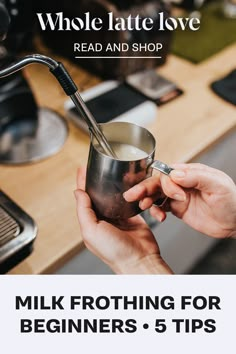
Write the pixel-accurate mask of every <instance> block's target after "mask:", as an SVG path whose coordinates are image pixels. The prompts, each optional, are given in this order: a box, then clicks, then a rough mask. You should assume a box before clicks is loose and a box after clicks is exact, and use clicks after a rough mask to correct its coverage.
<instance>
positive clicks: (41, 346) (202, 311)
mask: <svg viewBox="0 0 236 354" xmlns="http://www.w3.org/2000/svg"><path fill="white" fill-rule="evenodd" d="M235 279H236V278H235V276H188V275H185V276H156V275H155V276H107V275H106V276H87V275H86V276H55V275H54V276H53V275H51V276H1V277H0V284H1V291H0V300H1V301H0V314H1V316H0V335H1V341H0V345H1V348H0V350H1V351H3V350H4V351H5V352H7V353H9V354H13V353H15V352H17V353H22V354H23V353H24V354H28V353H29V354H32V353H33V354H38V353H40V354H42V353H45V354H48V353H57V354H60V353H63V354H64V353H80V352H82V353H83V352H86V353H96V354H99V353H102V354H106V353H107V354H108V353H109V354H111V353H112V354H116V353H117V354H120V353H129V352H130V353H135V354H136V353H137V354H139V353H140V354H141V353H144V352H145V351H150V352H154V353H160V351H161V350H162V351H164V353H175V354H177V353H181V354H185V353H186V354H189V353H191V354H195V353H196V354H202V353H203V354H206V353H207V352H210V353H212V352H214V354H218V353H219V354H222V352H224V351H225V350H226V351H227V354H229V353H234V352H235V345H234V341H235V340H234V336H235V315H236V311H235V310H236V305H235V303H236V301H235V299H236V282H235Z"/></svg>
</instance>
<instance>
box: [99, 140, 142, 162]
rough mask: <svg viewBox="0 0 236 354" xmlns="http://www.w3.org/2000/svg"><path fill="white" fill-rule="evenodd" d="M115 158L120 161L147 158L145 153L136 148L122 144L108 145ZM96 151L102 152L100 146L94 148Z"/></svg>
mask: <svg viewBox="0 0 236 354" xmlns="http://www.w3.org/2000/svg"><path fill="white" fill-rule="evenodd" d="M109 144H110V146H111V148H112V149H113V151H114V152H115V154H116V156H117V158H118V159H119V160H121V161H132V160H141V159H144V158H146V157H147V155H148V154H147V153H146V152H145V151H143V150H141V149H139V148H137V147H136V146H133V145H129V144H122V143H111V142H110V143H109ZM96 148H97V150H99V151H101V152H102V149H101V148H100V146H96Z"/></svg>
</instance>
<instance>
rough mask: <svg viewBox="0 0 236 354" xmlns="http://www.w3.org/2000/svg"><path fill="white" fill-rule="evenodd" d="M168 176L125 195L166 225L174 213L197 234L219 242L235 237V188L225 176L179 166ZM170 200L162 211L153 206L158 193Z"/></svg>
mask: <svg viewBox="0 0 236 354" xmlns="http://www.w3.org/2000/svg"><path fill="white" fill-rule="evenodd" d="M173 167H174V168H175V170H173V171H172V172H171V173H170V175H169V176H165V175H163V174H160V175H154V176H152V177H150V178H148V179H146V180H145V181H143V182H141V183H139V184H138V185H136V186H134V187H133V188H131V189H130V190H129V191H127V192H126V193H125V194H124V198H125V199H126V200H127V201H128V202H131V201H135V200H140V208H141V209H143V210H146V209H149V208H150V213H151V215H152V216H153V217H154V218H156V219H158V220H159V221H164V220H165V218H166V211H171V212H172V213H173V214H174V215H175V216H177V217H178V218H180V219H182V220H183V221H184V222H185V223H186V224H188V225H189V226H191V227H192V228H194V229H195V230H197V231H200V232H202V233H204V234H206V235H208V236H212V237H216V238H226V237H231V236H236V186H235V184H234V182H233V180H232V179H231V178H230V177H229V176H227V175H226V174H225V173H223V172H221V171H219V170H216V169H214V168H211V167H208V166H206V165H202V164H176V165H173ZM160 189H161V190H163V192H164V193H165V195H166V196H168V197H169V198H171V199H170V200H169V203H167V205H166V206H164V207H163V208H158V207H156V206H152V205H153V203H154V201H155V200H156V199H157V195H158V192H159V191H160Z"/></svg>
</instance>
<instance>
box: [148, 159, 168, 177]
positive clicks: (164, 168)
mask: <svg viewBox="0 0 236 354" xmlns="http://www.w3.org/2000/svg"><path fill="white" fill-rule="evenodd" d="M150 167H151V168H153V169H154V170H158V171H159V172H161V173H164V174H165V175H167V176H168V175H169V174H170V173H171V171H173V170H174V169H173V168H171V167H170V166H168V165H167V164H166V163H164V162H161V161H159V160H155V161H154V162H153V163H152V164H151V166H150Z"/></svg>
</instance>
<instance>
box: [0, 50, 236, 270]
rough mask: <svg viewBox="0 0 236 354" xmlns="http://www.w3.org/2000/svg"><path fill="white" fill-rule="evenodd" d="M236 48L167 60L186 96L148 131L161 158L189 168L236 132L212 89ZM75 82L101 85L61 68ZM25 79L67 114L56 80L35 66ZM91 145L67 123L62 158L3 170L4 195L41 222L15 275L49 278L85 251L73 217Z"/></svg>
mask: <svg viewBox="0 0 236 354" xmlns="http://www.w3.org/2000/svg"><path fill="white" fill-rule="evenodd" d="M235 58H236V45H233V46H231V47H228V48H227V49H226V50H224V51H223V52H221V53H219V54H218V55H217V56H215V57H212V58H211V59H209V60H208V61H205V62H203V63H202V64H200V65H193V64H190V63H188V62H186V61H185V60H182V59H180V58H177V57H174V56H170V57H169V60H168V63H167V64H166V65H165V66H164V67H163V68H161V69H160V70H159V72H160V73H163V74H164V75H165V76H166V77H167V78H170V79H172V80H173V81H175V82H176V83H178V84H179V86H180V87H181V88H182V89H183V90H184V92H185V93H184V95H182V96H181V97H179V98H178V99H176V100H174V101H172V102H171V103H168V104H166V105H164V106H162V107H161V108H160V109H159V110H158V114H157V120H156V122H155V124H152V125H151V126H149V129H150V130H151V131H152V133H153V134H154V136H155V137H156V139H157V156H158V158H159V159H161V160H163V161H165V162H167V163H171V162H177V161H182V162H184V161H185V162H187V161H189V160H190V159H192V158H193V157H194V156H196V155H197V154H199V153H200V152H202V151H203V150H204V149H206V148H208V147H209V146H210V145H212V144H213V143H214V142H215V141H216V140H218V139H219V138H221V137H222V136H223V135H224V134H225V133H227V132H228V131H229V130H231V129H233V128H234V127H235V126H236V110H235V107H234V106H233V105H231V104H228V103H226V102H225V101H223V100H221V99H220V98H218V97H217V96H216V95H215V94H214V93H213V92H212V91H211V89H210V88H209V84H210V83H211V82H212V81H214V80H216V79H218V78H220V77H221V76H224V75H226V74H227V73H228V72H229V71H230V70H232V69H233V68H235V66H236V64H235ZM64 64H65V66H66V67H67V68H68V70H69V72H70V73H71V75H72V77H73V78H74V80H75V81H76V83H77V84H78V85H79V86H80V87H83V88H84V89H85V88H88V87H89V86H93V85H95V84H96V83H97V82H98V79H96V78H95V77H93V76H91V75H89V74H88V73H86V72H85V71H83V70H81V69H79V68H77V67H75V66H74V65H71V64H70V63H68V62H67V61H64ZM25 74H26V77H27V78H28V79H29V81H30V84H31V86H32V88H33V90H34V92H35V95H36V98H37V101H38V103H39V105H40V106H46V107H49V108H52V109H54V110H56V111H58V112H59V113H61V114H63V115H64V110H63V105H64V102H65V100H66V99H67V98H66V96H65V95H64V93H63V92H62V89H61V88H60V87H59V85H58V83H57V82H56V80H55V79H54V78H53V76H52V75H50V74H49V73H48V70H47V69H46V68H44V67H41V66H30V67H28V68H27V69H26V70H25ZM88 149H89V138H88V136H86V134H84V133H83V132H82V131H80V130H79V129H78V128H75V127H74V126H73V125H72V124H70V132H69V137H68V139H67V141H66V144H65V145H64V147H63V149H62V151H61V152H59V153H58V154H57V155H56V156H53V157H51V158H49V159H47V160H45V161H42V162H39V163H36V164H32V165H28V166H21V167H5V166H2V165H1V166H0V186H1V189H2V190H3V191H4V192H5V193H6V194H8V195H9V196H10V197H11V198H12V199H13V200H15V201H16V203H18V204H19V205H20V206H21V207H22V208H23V209H24V210H25V211H27V212H28V213H29V214H30V215H31V216H32V217H33V218H34V219H35V221H36V223H37V225H38V228H39V232H38V236H37V239H36V242H35V245H34V252H33V253H32V255H30V256H29V257H28V258H27V259H26V260H24V261H23V262H22V263H20V264H19V265H18V266H16V267H15V268H14V269H12V270H11V272H10V274H41V273H52V272H54V270H56V269H57V268H58V267H60V266H61V265H63V264H64V263H65V262H66V261H67V260H68V259H70V258H71V257H72V256H73V255H75V254H76V253H78V252H79V251H80V249H81V247H83V243H82V239H81V236H80V230H79V226H78V222H77V218H76V211H75V200H74V195H73V191H74V189H75V178H76V171H77V168H78V167H79V166H81V165H85V164H86V161H87V156H88Z"/></svg>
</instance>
